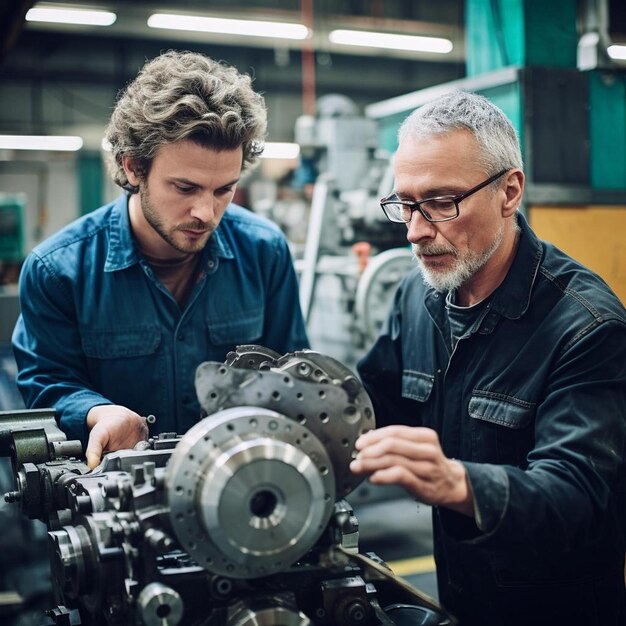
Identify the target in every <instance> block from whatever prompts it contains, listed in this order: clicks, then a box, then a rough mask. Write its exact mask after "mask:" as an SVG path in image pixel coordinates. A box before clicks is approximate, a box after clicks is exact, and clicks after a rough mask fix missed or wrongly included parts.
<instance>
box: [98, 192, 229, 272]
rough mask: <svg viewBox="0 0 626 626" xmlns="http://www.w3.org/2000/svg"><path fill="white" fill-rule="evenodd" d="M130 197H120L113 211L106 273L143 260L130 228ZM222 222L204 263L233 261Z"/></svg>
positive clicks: (207, 247) (204, 255) (205, 254)
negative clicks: (219, 260)
mask: <svg viewBox="0 0 626 626" xmlns="http://www.w3.org/2000/svg"><path fill="white" fill-rule="evenodd" d="M128 197H129V196H128V195H127V194H124V195H122V196H120V197H119V198H118V199H117V200H116V201H115V203H114V204H113V208H112V209H111V216H110V219H109V248H108V251H107V258H106V262H105V264H104V271H105V272H115V271H117V270H123V269H126V268H127V267H130V266H131V265H135V263H139V262H140V261H141V259H142V256H141V254H140V253H139V250H138V249H137V246H136V245H135V240H134V238H133V235H132V231H131V228H130V217H129V215H128ZM223 221H224V220H223V219H222V222H221V223H220V225H219V226H218V227H217V229H216V230H215V232H214V233H213V234H212V235H211V237H210V238H209V242H208V244H207V246H206V247H205V249H204V251H203V257H204V258H203V262H206V261H208V260H209V259H214V258H217V257H222V258H225V259H232V258H233V257H234V255H233V251H232V250H231V247H230V245H229V243H228V241H227V239H226V237H225V236H224V234H223V232H222V230H223V228H222V223H223Z"/></svg>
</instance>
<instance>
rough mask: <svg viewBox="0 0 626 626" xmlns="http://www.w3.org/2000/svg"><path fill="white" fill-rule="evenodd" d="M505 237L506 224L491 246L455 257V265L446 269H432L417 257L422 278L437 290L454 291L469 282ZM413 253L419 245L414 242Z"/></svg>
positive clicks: (442, 291)
mask: <svg viewBox="0 0 626 626" xmlns="http://www.w3.org/2000/svg"><path fill="white" fill-rule="evenodd" d="M503 238H504V225H502V226H501V228H500V229H499V230H498V232H497V233H496V235H495V237H494V238H493V241H492V242H491V244H490V245H489V247H487V248H485V249H484V250H483V251H482V252H469V253H468V254H467V255H466V256H465V257H464V258H459V256H458V255H457V256H456V258H455V262H454V266H453V267H452V269H450V270H446V271H440V272H438V271H432V270H430V269H428V268H427V267H426V266H425V265H424V264H423V263H422V261H421V260H420V259H419V257H417V256H416V257H415V258H416V260H417V264H418V265H419V268H420V270H421V273H422V280H423V281H424V283H425V284H426V285H428V286H429V287H432V288H433V289H434V290H435V291H439V292H441V293H446V292H448V291H454V290H456V289H458V288H459V287H461V286H462V285H463V284H464V283H465V282H467V281H468V280H469V279H470V278H471V277H472V276H473V275H474V274H475V273H476V272H477V271H478V270H479V269H481V268H482V267H483V266H484V265H485V263H487V261H488V260H489V259H490V258H491V257H492V256H493V254H494V252H495V251H496V250H497V249H498V247H499V246H500V244H501V243H502V239H503ZM412 248H413V253H414V254H415V253H416V250H417V248H418V246H416V245H415V244H413V246H412Z"/></svg>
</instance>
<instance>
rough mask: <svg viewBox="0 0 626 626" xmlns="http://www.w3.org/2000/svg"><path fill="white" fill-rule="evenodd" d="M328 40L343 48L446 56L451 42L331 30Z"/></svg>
mask: <svg viewBox="0 0 626 626" xmlns="http://www.w3.org/2000/svg"><path fill="white" fill-rule="evenodd" d="M328 39H329V40H330V41H331V43H338V44H341V45H344V46H363V47H366V48H387V49H390V50H408V51H411V52H434V53H436V54H447V53H448V52H452V48H453V45H452V42H451V41H450V40H449V39H444V38H443V37H420V36H417V35H397V34H394V33H375V32H370V31H364V30H333V31H331V32H330V33H329V35H328Z"/></svg>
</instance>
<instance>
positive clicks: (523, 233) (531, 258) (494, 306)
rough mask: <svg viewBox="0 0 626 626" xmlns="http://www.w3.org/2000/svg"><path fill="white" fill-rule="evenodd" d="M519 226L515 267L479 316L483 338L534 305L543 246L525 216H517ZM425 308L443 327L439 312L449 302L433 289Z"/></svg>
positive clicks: (429, 293)
mask: <svg viewBox="0 0 626 626" xmlns="http://www.w3.org/2000/svg"><path fill="white" fill-rule="evenodd" d="M517 223H518V225H519V227H520V236H519V241H518V244H517V251H516V252H515V257H514V259H513V263H512V264H511V267H510V268H509V271H508V273H507V275H506V277H505V278H504V280H503V281H502V283H501V284H500V286H499V287H498V288H497V289H496V290H495V291H494V292H493V294H492V296H491V299H490V301H489V303H488V305H487V307H486V308H485V311H484V313H483V315H481V316H479V318H478V319H477V320H476V323H475V325H474V328H475V329H476V330H478V331H479V332H480V333H483V334H488V333H490V332H491V331H492V330H493V329H494V328H495V326H496V324H497V323H498V319H499V318H500V317H507V318H509V319H518V318H520V317H521V316H522V315H524V313H525V312H526V310H527V309H528V306H529V304H530V298H531V295H532V289H533V285H534V284H535V279H536V278H537V272H538V271H539V265H540V263H541V259H542V257H543V246H542V244H541V241H540V240H539V239H538V237H537V235H535V233H534V232H533V231H532V229H531V228H530V226H529V225H528V222H527V221H526V219H525V218H524V216H523V215H522V214H521V213H518V214H517ZM425 304H426V307H427V309H428V310H429V311H430V314H431V317H432V318H433V320H435V319H437V320H439V324H440V325H441V324H442V323H443V322H442V320H443V314H442V315H441V316H440V315H438V314H437V311H438V310H439V309H441V311H443V307H444V306H445V298H443V297H440V294H438V293H437V292H436V291H435V290H434V289H432V288H431V287H429V288H428V289H427V293H426V298H425Z"/></svg>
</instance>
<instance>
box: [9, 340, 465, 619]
mask: <svg viewBox="0 0 626 626" xmlns="http://www.w3.org/2000/svg"><path fill="white" fill-rule="evenodd" d="M196 391H197V393H198V398H199V400H200V403H201V405H202V407H203V409H204V410H205V411H206V412H207V414H208V415H207V417H205V418H204V419H202V420H201V421H200V422H198V424H197V425H196V426H194V427H193V428H192V429H190V430H189V432H187V433H186V434H184V435H182V436H179V435H176V434H174V433H166V434H161V435H159V436H158V437H154V438H151V439H150V440H149V441H148V442H147V443H144V444H142V445H138V446H136V449H134V450H120V451H117V452H112V453H110V454H108V455H106V456H105V458H104V459H103V461H102V463H101V464H100V466H99V467H98V468H96V469H95V470H94V471H89V469H88V468H87V466H86V465H85V463H84V462H83V461H82V460H81V459H80V458H78V457H80V456H81V454H80V446H79V447H78V448H77V447H76V446H77V442H66V441H65V440H64V436H63V434H62V433H60V431H58V429H55V428H52V424H51V423H50V421H49V418H50V416H49V415H48V414H44V415H42V414H40V413H39V414H38V413H34V414H33V415H32V416H31V417H30V418H29V416H28V412H26V413H24V412H22V413H21V414H19V415H16V417H15V419H13V420H12V419H11V416H10V415H3V416H0V431H1V432H0V441H2V442H4V444H3V445H2V446H1V447H0V451H1V452H2V453H3V454H4V455H11V456H12V459H13V463H14V467H15V478H16V484H17V487H16V490H15V491H13V492H11V493H10V494H7V496H5V498H6V499H7V500H11V501H17V502H19V503H20V506H21V508H22V512H23V513H24V514H26V515H28V516H30V517H37V518H38V519H41V520H42V521H44V522H46V524H47V526H48V531H49V532H48V537H49V544H50V554H51V570H52V579H53V586H54V591H55V598H57V601H58V602H59V605H58V606H56V607H54V608H52V609H51V610H50V611H49V612H48V616H49V618H50V620H51V621H49V622H48V624H56V625H57V626H60V625H62V624H63V625H66V624H82V625H85V626H87V625H89V626H105V625H107V626H140V625H144V626H153V625H157V624H158V625H159V626H177V625H179V624H180V625H185V626H253V625H263V624H265V625H267V626H269V625H272V626H277V625H278V624H281V625H284V626H291V625H294V626H308V625H309V624H310V625H312V626H331V625H332V626H344V625H345V626H377V625H389V624H391V625H393V624H394V623H395V622H394V621H393V619H392V618H391V617H390V615H389V614H388V613H387V611H386V608H385V607H387V606H400V605H401V606H409V607H412V608H414V610H415V617H416V619H415V623H416V624H425V625H427V626H443V625H444V624H453V623H454V621H453V619H452V618H451V617H450V616H449V615H447V614H446V612H445V611H444V610H443V609H442V608H441V607H440V606H438V605H437V603H436V602H434V601H433V600H432V599H430V598H428V597H427V596H425V595H424V594H422V593H421V592H419V591H418V590H415V589H413V588H412V587H410V586H409V585H407V584H406V583H405V582H404V581H402V580H401V579H398V578H397V577H395V576H394V575H393V574H392V572H391V571H390V570H389V569H388V568H387V567H386V566H384V564H382V562H381V561H380V560H379V559H377V558H370V557H368V556H366V555H361V554H359V552H358V521H357V520H356V518H355V516H354V514H353V512H352V509H351V508H350V505H349V504H348V503H347V502H346V501H345V500H341V499H337V498H341V497H342V496H343V495H344V494H346V493H348V492H349V491H350V490H351V489H352V488H353V487H354V486H355V485H356V484H357V483H358V482H359V481H358V480H354V479H352V478H350V476H349V469H348V465H349V462H350V460H351V458H352V455H353V452H354V442H355V440H356V438H357V437H358V435H359V434H360V433H361V432H364V431H365V430H368V429H370V428H373V427H374V415H373V411H372V408H371V404H370V401H369V398H368V397H367V395H366V394H365V392H364V391H363V389H362V387H361V385H360V383H359V381H358V380H357V379H356V378H355V377H354V376H353V375H352V374H351V372H350V371H349V370H347V369H346V368H345V367H344V366H343V365H342V364H340V363H338V362H337V361H335V360H334V359H331V358H329V357H326V356H324V355H321V354H319V353H315V352H312V351H303V352H296V353H292V354H287V355H284V356H281V355H278V354H276V353H275V352H272V351H271V350H267V349H266V348H263V347H261V346H242V347H240V348H238V349H237V351H235V352H232V353H230V354H229V355H228V358H227V361H226V363H205V364H203V365H202V366H201V367H200V368H198V373H197V377H196ZM25 419H26V422H27V423H28V427H25V424H24V420H25ZM43 424H45V425H46V427H45V428H44V427H43ZM25 438H29V439H30V442H31V443H30V444H29V446H27V447H24V446H22V445H18V444H20V442H23V441H24V439H25ZM58 444H61V445H58ZM404 613H405V614H406V611H404ZM418 617H419V620H418V619H417V618H418ZM404 623H406V622H404Z"/></svg>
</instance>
